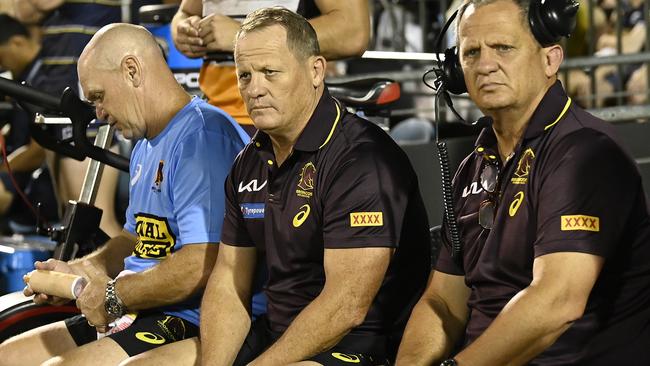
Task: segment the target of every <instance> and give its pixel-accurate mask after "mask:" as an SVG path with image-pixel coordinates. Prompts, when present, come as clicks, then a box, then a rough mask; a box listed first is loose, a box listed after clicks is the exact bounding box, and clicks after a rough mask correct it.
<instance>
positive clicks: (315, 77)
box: [309, 56, 327, 89]
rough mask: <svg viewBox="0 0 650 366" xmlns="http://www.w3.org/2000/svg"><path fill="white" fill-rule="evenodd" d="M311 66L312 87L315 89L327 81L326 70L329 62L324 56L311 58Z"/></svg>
mask: <svg viewBox="0 0 650 366" xmlns="http://www.w3.org/2000/svg"><path fill="white" fill-rule="evenodd" d="M309 65H310V71H311V79H312V85H313V86H314V89H316V88H318V87H319V86H321V85H322V84H323V82H324V80H325V69H326V67H327V61H325V58H324V57H323V56H311V57H310V58H309Z"/></svg>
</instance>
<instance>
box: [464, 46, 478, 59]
mask: <svg viewBox="0 0 650 366" xmlns="http://www.w3.org/2000/svg"><path fill="white" fill-rule="evenodd" d="M479 52H480V51H479V49H478V48H470V49H468V50H465V52H463V56H465V57H467V58H469V57H476V56H478V55H479Z"/></svg>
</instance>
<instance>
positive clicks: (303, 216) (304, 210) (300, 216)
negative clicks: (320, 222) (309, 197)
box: [293, 205, 311, 227]
mask: <svg viewBox="0 0 650 366" xmlns="http://www.w3.org/2000/svg"><path fill="white" fill-rule="evenodd" d="M309 212H311V207H309V205H302V206H300V211H299V212H298V213H297V214H296V216H294V217H293V227H300V225H302V223H303V222H305V220H307V216H309Z"/></svg>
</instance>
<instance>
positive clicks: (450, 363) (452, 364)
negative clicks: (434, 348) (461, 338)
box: [440, 358, 458, 366]
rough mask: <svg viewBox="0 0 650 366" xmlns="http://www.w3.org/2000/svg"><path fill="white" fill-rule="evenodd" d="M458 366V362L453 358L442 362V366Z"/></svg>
mask: <svg viewBox="0 0 650 366" xmlns="http://www.w3.org/2000/svg"><path fill="white" fill-rule="evenodd" d="M457 365H458V364H457V363H456V360H454V359H453V358H449V359H446V360H444V361H442V363H441V364H440V366H457Z"/></svg>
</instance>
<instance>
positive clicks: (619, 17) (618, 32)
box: [614, 1, 624, 105]
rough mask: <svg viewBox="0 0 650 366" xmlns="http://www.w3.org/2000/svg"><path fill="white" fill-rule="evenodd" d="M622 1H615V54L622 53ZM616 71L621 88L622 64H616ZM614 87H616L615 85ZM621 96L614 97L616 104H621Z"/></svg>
mask: <svg viewBox="0 0 650 366" xmlns="http://www.w3.org/2000/svg"><path fill="white" fill-rule="evenodd" d="M623 15H624V14H623V2H622V1H617V2H616V54H618V55H622V54H623ZM616 71H617V73H618V84H619V85H618V88H623V65H621V64H618V65H617V66H616ZM614 87H617V86H616V85H615V86H614ZM623 102H624V101H623V97H618V98H616V104H618V105H623Z"/></svg>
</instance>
